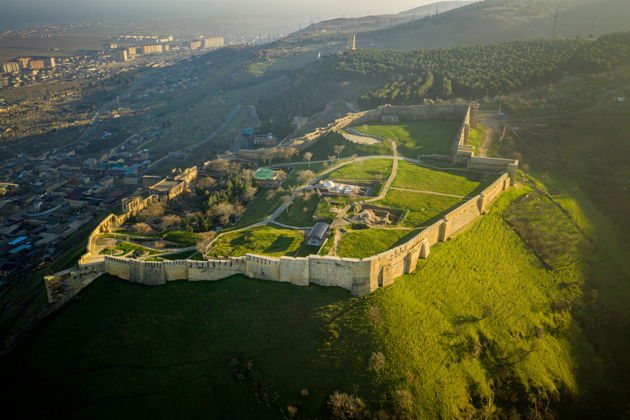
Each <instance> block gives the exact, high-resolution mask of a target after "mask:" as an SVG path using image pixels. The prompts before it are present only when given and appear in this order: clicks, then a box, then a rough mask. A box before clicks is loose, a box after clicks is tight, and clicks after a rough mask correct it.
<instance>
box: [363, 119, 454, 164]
mask: <svg viewBox="0 0 630 420" xmlns="http://www.w3.org/2000/svg"><path fill="white" fill-rule="evenodd" d="M461 125H462V122H461V121H450V120H426V121H404V122H400V123H392V124H384V123H378V124H364V125H358V126H355V127H352V128H353V129H354V130H356V131H359V132H362V133H365V134H369V135H372V136H378V137H382V138H384V139H390V140H394V141H395V142H396V143H397V144H398V151H399V152H400V153H402V154H403V155H405V156H407V157H410V158H415V157H417V156H418V155H427V154H442V155H448V154H450V153H451V147H452V146H453V141H454V140H455V136H456V135H457V131H458V130H459V128H460V127H461Z"/></svg>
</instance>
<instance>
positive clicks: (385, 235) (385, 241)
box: [336, 228, 418, 258]
mask: <svg viewBox="0 0 630 420" xmlns="http://www.w3.org/2000/svg"><path fill="white" fill-rule="evenodd" d="M417 233H418V231H417V230H412V229H375V228H372V229H364V230H354V231H352V232H349V233H346V234H344V235H343V238H342V239H341V241H340V242H339V246H338V248H337V253H336V255H337V256H339V257H350V258H365V257H370V256H372V255H376V254H380V253H381V252H385V251H387V250H388V249H391V248H394V247H396V246H398V245H401V244H403V243H404V242H406V241H408V240H409V239H411V238H412V237H413V235H415V234H417Z"/></svg>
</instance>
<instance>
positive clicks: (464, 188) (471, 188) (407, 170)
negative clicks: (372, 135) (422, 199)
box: [392, 161, 496, 196]
mask: <svg viewBox="0 0 630 420" xmlns="http://www.w3.org/2000/svg"><path fill="white" fill-rule="evenodd" d="M495 179H496V176H494V175H487V174H479V173H470V172H455V171H453V172H447V171H438V170H435V169H430V168H424V167H422V166H419V165H416V164H414V163H410V162H404V161H403V162H399V163H398V174H397V175H396V178H395V179H394V182H393V183H392V186H393V187H398V188H409V189H412V190H420V191H433V192H439V193H445V194H454V195H461V196H473V195H475V194H477V193H478V192H480V191H481V190H482V189H483V188H485V187H487V186H488V185H490V184H491V183H492V182H493V181H494V180H495Z"/></svg>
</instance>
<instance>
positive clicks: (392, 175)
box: [361, 140, 399, 203]
mask: <svg viewBox="0 0 630 420" xmlns="http://www.w3.org/2000/svg"><path fill="white" fill-rule="evenodd" d="M388 141H389V142H390V143H391V146H392V151H393V152H394V156H393V157H392V159H394V164H393V165H392V171H391V173H390V174H389V178H387V182H385V185H383V188H381V192H380V194H379V195H378V197H373V198H369V199H367V200H362V201H361V203H373V202H375V201H380V200H382V199H384V198H385V196H386V195H387V192H388V191H389V188H390V187H391V186H392V183H393V182H394V179H396V175H398V160H399V157H398V148H397V147H396V143H395V142H394V141H393V140H388Z"/></svg>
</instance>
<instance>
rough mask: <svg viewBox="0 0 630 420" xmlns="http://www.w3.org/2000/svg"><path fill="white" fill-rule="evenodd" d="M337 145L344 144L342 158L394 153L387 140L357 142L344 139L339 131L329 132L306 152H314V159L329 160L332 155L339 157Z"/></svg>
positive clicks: (301, 155)
mask: <svg viewBox="0 0 630 420" xmlns="http://www.w3.org/2000/svg"><path fill="white" fill-rule="evenodd" d="M335 146H343V151H342V152H341V155H340V157H342V158H343V157H349V156H352V155H358V156H383V155H391V154H392V148H391V146H390V145H389V143H387V142H384V143H379V144H357V143H353V142H351V141H348V140H346V139H344V138H343V136H342V135H341V134H337V133H329V134H327V135H325V136H324V137H322V138H321V139H319V141H318V142H317V143H316V144H315V145H313V146H312V147H309V148H308V149H306V150H305V151H304V153H306V152H310V153H312V154H313V158H312V160H313V161H317V160H327V159H330V157H331V156H334V157H337V156H336V153H335ZM303 155H304V154H303V153H302V154H300V157H299V158H300V159H302V157H303Z"/></svg>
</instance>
